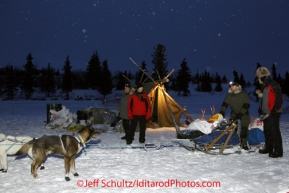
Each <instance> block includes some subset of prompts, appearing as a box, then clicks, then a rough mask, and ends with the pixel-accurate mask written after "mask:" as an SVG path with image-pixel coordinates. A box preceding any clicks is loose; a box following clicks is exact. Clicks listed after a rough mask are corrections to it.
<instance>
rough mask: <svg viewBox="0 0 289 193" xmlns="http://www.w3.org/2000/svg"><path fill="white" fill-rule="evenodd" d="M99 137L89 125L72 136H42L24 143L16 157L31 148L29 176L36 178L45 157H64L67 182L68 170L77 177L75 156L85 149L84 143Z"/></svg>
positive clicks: (67, 179)
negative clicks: (53, 155)
mask: <svg viewBox="0 0 289 193" xmlns="http://www.w3.org/2000/svg"><path fill="white" fill-rule="evenodd" d="M99 135H100V133H99V132H97V131H95V130H94V129H93V128H92V126H91V125H88V126H84V127H83V128H82V129H80V130H79V131H78V132H77V133H74V135H60V136H58V135H44V136H42V137H41V138H39V139H35V140H31V141H29V142H28V143H26V144H25V145H24V146H23V147H22V148H21V149H20V150H19V151H18V152H17V153H16V155H24V154H26V153H27V152H28V151H29V149H30V148H32V158H33V159H34V161H33V162H32V164H31V174H32V175H33V177H34V178H38V174H37V167H38V166H39V164H41V163H42V162H43V161H44V160H45V159H46V157H47V155H48V154H56V155H61V156H63V157H64V166H65V180H66V181H69V180H70V178H69V172H70V168H71V171H72V174H73V175H74V176H79V175H78V173H77V172H76V170H75V156H76V155H77V154H78V153H79V152H80V151H81V149H82V147H85V143H87V142H89V141H90V140H91V139H97V137H98V136H99Z"/></svg>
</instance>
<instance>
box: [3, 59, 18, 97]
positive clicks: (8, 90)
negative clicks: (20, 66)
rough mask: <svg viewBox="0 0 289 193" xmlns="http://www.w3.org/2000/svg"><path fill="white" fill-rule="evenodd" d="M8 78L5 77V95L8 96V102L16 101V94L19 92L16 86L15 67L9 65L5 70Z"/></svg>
mask: <svg viewBox="0 0 289 193" xmlns="http://www.w3.org/2000/svg"><path fill="white" fill-rule="evenodd" d="M5 71H6V73H5V74H6V76H5V84H4V91H3V94H5V95H6V99H7V100H14V99H15V95H16V92H17V90H18V88H17V86H16V84H15V73H14V67H13V66H12V65H10V64H8V65H7V66H6V68H5Z"/></svg>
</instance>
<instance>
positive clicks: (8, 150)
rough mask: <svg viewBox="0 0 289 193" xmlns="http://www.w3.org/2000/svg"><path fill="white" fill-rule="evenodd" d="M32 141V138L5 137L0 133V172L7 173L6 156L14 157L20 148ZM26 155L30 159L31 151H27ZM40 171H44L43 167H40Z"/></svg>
mask: <svg viewBox="0 0 289 193" xmlns="http://www.w3.org/2000/svg"><path fill="white" fill-rule="evenodd" d="M31 140H33V138H32V137H29V136H17V137H14V136H10V135H9V136H6V135H4V134H3V133H0V158H1V159H0V160H1V164H2V168H1V169H0V172H7V170H8V162H7V155H14V154H16V152H17V151H18V150H19V149H20V148H22V146H23V145H24V144H25V143H27V142H28V141H31ZM28 155H29V156H30V157H31V158H32V154H31V151H29V153H28ZM41 169H44V166H43V165H42V166H41Z"/></svg>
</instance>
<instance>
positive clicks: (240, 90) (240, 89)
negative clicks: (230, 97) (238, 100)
mask: <svg viewBox="0 0 289 193" xmlns="http://www.w3.org/2000/svg"><path fill="white" fill-rule="evenodd" d="M240 92H242V86H241V85H239V86H238V88H237V90H236V91H235V92H233V91H232V90H231V88H229V90H228V93H232V94H239V93H240Z"/></svg>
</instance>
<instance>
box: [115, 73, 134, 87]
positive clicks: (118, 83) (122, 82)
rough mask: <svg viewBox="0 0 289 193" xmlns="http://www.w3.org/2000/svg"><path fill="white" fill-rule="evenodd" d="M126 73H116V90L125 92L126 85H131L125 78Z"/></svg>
mask: <svg viewBox="0 0 289 193" xmlns="http://www.w3.org/2000/svg"><path fill="white" fill-rule="evenodd" d="M123 75H124V73H123V72H121V71H116V72H115V73H114V76H113V83H114V85H115V87H116V88H115V89H116V90H123V89H124V85H125V84H131V83H130V82H129V81H128V80H126V78H125V77H123Z"/></svg>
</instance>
